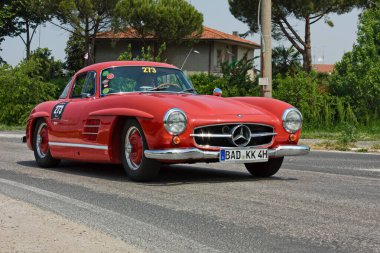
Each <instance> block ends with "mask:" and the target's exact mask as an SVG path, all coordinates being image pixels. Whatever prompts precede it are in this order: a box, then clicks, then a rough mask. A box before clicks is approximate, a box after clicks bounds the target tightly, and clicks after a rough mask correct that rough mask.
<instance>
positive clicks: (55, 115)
mask: <svg viewBox="0 0 380 253" xmlns="http://www.w3.org/2000/svg"><path fill="white" fill-rule="evenodd" d="M68 103H69V102H62V103H58V104H56V105H55V106H54V107H53V110H52V112H51V119H61V118H62V115H63V112H64V110H65V108H66V106H67V104H68Z"/></svg>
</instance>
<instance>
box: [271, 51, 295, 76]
mask: <svg viewBox="0 0 380 253" xmlns="http://www.w3.org/2000/svg"><path fill="white" fill-rule="evenodd" d="M272 62H273V64H272V69H273V75H274V76H276V75H277V74H281V75H286V74H287V73H290V74H292V73H295V72H296V71H297V70H299V69H300V68H301V54H300V52H298V51H297V50H295V49H294V48H293V47H289V48H285V47H284V46H278V47H275V48H273V52H272Z"/></svg>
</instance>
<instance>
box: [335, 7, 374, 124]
mask: <svg viewBox="0 0 380 253" xmlns="http://www.w3.org/2000/svg"><path fill="white" fill-rule="evenodd" d="M379 73H380V7H373V8H370V9H368V10H366V11H364V12H363V13H362V15H361V16H360V20H359V26H358V39H357V42H356V44H355V45H354V47H353V49H352V51H351V52H348V53H346V54H345V55H344V56H343V59H342V60H341V61H340V62H338V63H337V64H336V65H335V73H334V75H333V79H332V82H331V85H330V86H331V91H332V93H333V94H335V95H338V96H342V97H346V98H347V99H349V100H350V102H351V103H352V104H353V105H354V106H355V108H356V112H357V114H358V115H362V116H364V115H367V116H370V115H369V114H372V116H376V114H377V116H378V114H379V113H380V75H379ZM368 112H370V113H368ZM367 120H368V119H367Z"/></svg>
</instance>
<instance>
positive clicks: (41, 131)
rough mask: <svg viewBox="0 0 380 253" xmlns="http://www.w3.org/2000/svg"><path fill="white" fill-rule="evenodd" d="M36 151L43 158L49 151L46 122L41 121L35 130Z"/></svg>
mask: <svg viewBox="0 0 380 253" xmlns="http://www.w3.org/2000/svg"><path fill="white" fill-rule="evenodd" d="M36 151H37V154H38V156H39V157H40V158H45V157H46V155H47V153H48V151H49V137H48V130H47V125H46V123H42V124H41V125H40V126H39V127H38V130H37V138H36Z"/></svg>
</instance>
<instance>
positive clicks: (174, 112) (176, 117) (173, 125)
mask: <svg viewBox="0 0 380 253" xmlns="http://www.w3.org/2000/svg"><path fill="white" fill-rule="evenodd" d="M164 125H165V128H166V130H167V131H168V132H169V133H171V134H175V135H178V134H180V133H182V132H183V131H185V129H186V126H187V118H186V114H185V113H184V112H183V111H182V110H180V109H176V108H174V109H170V110H169V111H167V112H166V113H165V117H164Z"/></svg>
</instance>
